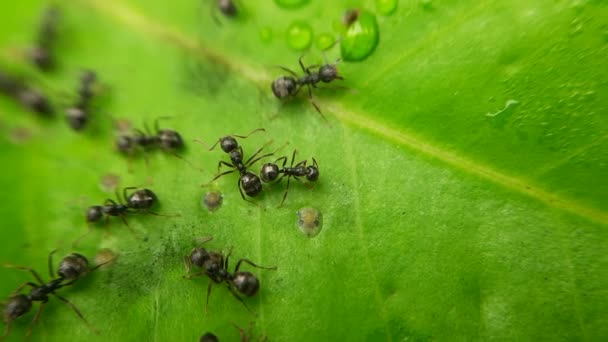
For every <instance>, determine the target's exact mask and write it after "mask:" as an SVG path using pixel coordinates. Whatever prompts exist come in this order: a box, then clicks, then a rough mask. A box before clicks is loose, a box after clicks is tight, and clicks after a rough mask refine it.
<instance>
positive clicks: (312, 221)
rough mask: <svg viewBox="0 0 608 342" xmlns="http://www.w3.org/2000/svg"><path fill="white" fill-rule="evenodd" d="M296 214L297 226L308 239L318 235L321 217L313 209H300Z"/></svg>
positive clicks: (321, 224) (319, 213)
mask: <svg viewBox="0 0 608 342" xmlns="http://www.w3.org/2000/svg"><path fill="white" fill-rule="evenodd" d="M296 214H298V221H297V226H298V228H299V229H300V231H302V233H304V234H306V236H308V237H309V238H312V237H315V236H317V235H319V233H320V232H321V228H322V227H323V215H321V212H319V211H318V210H317V209H315V208H310V207H306V208H301V209H300V210H298V211H297V212H296Z"/></svg>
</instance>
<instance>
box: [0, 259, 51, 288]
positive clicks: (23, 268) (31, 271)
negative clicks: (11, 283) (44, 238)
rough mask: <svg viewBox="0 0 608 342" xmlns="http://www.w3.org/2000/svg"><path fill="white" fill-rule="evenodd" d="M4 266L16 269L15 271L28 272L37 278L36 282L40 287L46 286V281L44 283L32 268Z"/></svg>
mask: <svg viewBox="0 0 608 342" xmlns="http://www.w3.org/2000/svg"><path fill="white" fill-rule="evenodd" d="M2 266H4V267H8V268H15V269H18V270H21V271H28V272H30V273H31V274H32V275H33V276H34V278H36V280H37V281H38V282H39V283H40V285H42V284H44V281H42V278H40V276H39V275H38V273H37V272H36V271H35V270H34V269H33V268H31V267H25V266H17V265H12V264H4V265H2Z"/></svg>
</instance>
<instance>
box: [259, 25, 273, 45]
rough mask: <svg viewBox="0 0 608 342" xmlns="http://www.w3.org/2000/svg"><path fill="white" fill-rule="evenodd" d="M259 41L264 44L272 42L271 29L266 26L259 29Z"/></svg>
mask: <svg viewBox="0 0 608 342" xmlns="http://www.w3.org/2000/svg"><path fill="white" fill-rule="evenodd" d="M260 39H261V40H262V42H264V43H270V42H271V41H272V29H271V28H270V27H268V26H265V27H262V28H260Z"/></svg>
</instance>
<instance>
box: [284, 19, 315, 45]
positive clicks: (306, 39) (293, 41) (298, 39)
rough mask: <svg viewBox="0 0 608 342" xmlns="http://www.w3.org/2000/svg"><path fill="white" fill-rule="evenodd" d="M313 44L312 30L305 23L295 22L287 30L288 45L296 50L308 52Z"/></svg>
mask: <svg viewBox="0 0 608 342" xmlns="http://www.w3.org/2000/svg"><path fill="white" fill-rule="evenodd" d="M310 43H312V28H311V27H310V25H308V24H307V23H305V22H303V21H295V22H293V23H291V25H289V28H288V29H287V45H289V47H291V48H292V49H294V50H306V49H308V47H309V46H310Z"/></svg>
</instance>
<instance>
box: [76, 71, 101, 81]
mask: <svg viewBox="0 0 608 342" xmlns="http://www.w3.org/2000/svg"><path fill="white" fill-rule="evenodd" d="M96 79H97V74H95V72H94V71H92V70H85V71H83V72H82V74H81V75H80V80H81V81H82V83H93V82H95V80H96Z"/></svg>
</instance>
